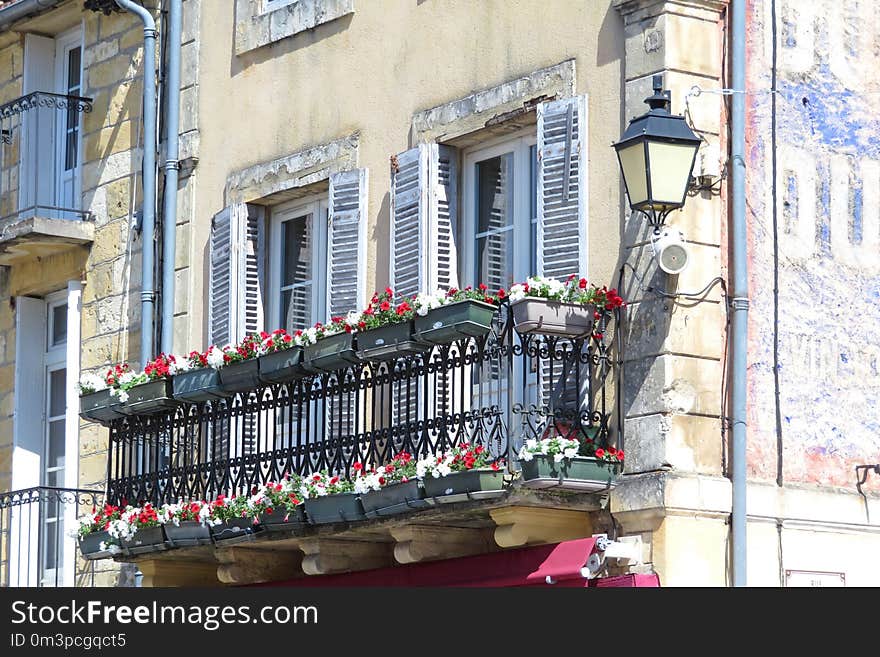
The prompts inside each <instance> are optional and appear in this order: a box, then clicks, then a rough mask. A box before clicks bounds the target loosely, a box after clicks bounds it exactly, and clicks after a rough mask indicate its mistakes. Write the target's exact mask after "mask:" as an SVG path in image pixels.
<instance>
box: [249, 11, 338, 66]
mask: <svg viewBox="0 0 880 657" xmlns="http://www.w3.org/2000/svg"><path fill="white" fill-rule="evenodd" d="M352 13H354V0H295V1H294V2H291V3H290V4H284V5H282V6H280V7H278V8H277V9H271V10H269V11H266V12H265V13H264V11H263V0H236V2H235V54H236V55H242V54H244V53H246V52H250V51H251V50H255V49H257V48H260V47H262V46H265V45H268V44H270V43H274V42H276V41H279V40H281V39H284V38H286V37H290V36H293V35H295V34H299V33H300V32H305V31H306V30H311V29H313V28H315V27H317V26H318V25H323V24H324V23H329V22H330V21H334V20H336V19H337V18H341V17H342V16H346V15H348V14H352Z"/></svg>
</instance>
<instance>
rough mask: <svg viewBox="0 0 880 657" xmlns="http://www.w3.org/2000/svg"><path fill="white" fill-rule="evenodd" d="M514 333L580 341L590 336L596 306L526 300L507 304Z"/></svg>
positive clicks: (534, 298)
mask: <svg viewBox="0 0 880 657" xmlns="http://www.w3.org/2000/svg"><path fill="white" fill-rule="evenodd" d="M510 309H511V311H512V312H513V324H514V328H515V329H516V332H517V333H520V334H529V333H537V334H540V335H558V336H560V337H566V338H583V337H586V336H589V335H591V334H592V333H593V326H594V324H595V318H594V316H595V313H596V307H595V306H593V305H587V306H584V305H581V304H579V303H563V302H561V301H551V300H550V299H542V298H538V297H526V298H524V299H520V300H519V301H514V302H513V303H511V304H510Z"/></svg>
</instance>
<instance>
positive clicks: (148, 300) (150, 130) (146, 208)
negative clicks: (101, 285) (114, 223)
mask: <svg viewBox="0 0 880 657" xmlns="http://www.w3.org/2000/svg"><path fill="white" fill-rule="evenodd" d="M115 2H116V4H117V5H118V6H119V7H120V8H121V9H124V10H125V11H129V12H131V13H133V14H136V15H137V16H138V18H140V19H141V21H142V22H143V24H144V160H143V168H142V171H141V175H142V178H143V188H144V205H143V223H142V234H141V236H142V238H143V251H142V257H143V260H142V263H143V267H142V269H143V271H142V273H141V278H142V282H141V367H143V366H144V365H146V364H147V362H148V361H149V360H150V359H151V358H152V357H153V316H154V314H155V310H154V306H155V302H156V291H155V290H154V289H153V285H154V283H153V279H154V276H155V264H154V262H153V255H154V254H153V252H154V248H155V247H154V244H153V242H154V241H155V233H156V22H155V21H154V20H153V16H152V15H151V14H150V12H149V11H147V10H146V9H144V8H143V7H142V6H140V5H139V4H136V3H135V2H132V0H115Z"/></svg>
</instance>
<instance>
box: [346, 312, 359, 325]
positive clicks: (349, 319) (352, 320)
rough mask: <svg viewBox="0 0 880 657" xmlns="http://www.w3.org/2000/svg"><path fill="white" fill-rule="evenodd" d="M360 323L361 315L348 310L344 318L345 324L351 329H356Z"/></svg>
mask: <svg viewBox="0 0 880 657" xmlns="http://www.w3.org/2000/svg"><path fill="white" fill-rule="evenodd" d="M360 321H361V314H360V313H359V312H358V311H357V310H349V311H348V314H347V315H346V316H345V323H346V324H348V325H349V326H350V327H351V328H355V329H356V328H357V327H358V324H359V323H360Z"/></svg>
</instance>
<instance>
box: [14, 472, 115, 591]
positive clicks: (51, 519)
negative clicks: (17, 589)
mask: <svg viewBox="0 0 880 657" xmlns="http://www.w3.org/2000/svg"><path fill="white" fill-rule="evenodd" d="M103 497H104V494H103V492H101V491H93V490H79V489H71V488H52V487H48V486H38V487H35V488H27V489H24V490H15V491H10V492H7V493H0V586H91V585H92V584H93V583H94V563H93V562H85V561H83V560H82V559H80V558H79V550H78V547H77V538H76V535H75V532H76V529H77V527H78V526H79V525H78V522H77V518H78V517H79V516H80V515H81V514H82V513H90V512H91V510H92V507H94V506H100V505H101V504H102V503H103Z"/></svg>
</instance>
